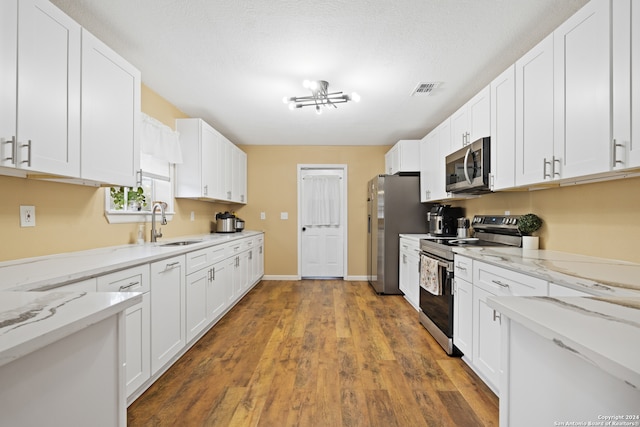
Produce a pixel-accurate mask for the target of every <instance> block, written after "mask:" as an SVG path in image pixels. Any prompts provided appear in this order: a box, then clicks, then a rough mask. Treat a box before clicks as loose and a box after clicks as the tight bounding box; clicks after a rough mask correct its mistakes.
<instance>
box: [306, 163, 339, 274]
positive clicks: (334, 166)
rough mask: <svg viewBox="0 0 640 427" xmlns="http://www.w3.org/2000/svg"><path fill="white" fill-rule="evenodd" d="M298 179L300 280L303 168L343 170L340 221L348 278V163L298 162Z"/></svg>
mask: <svg viewBox="0 0 640 427" xmlns="http://www.w3.org/2000/svg"><path fill="white" fill-rule="evenodd" d="M297 169H298V170H297V181H298V219H297V221H298V222H297V228H298V280H300V279H301V278H302V225H301V224H302V176H301V175H302V171H303V170H326V169H334V170H342V175H343V179H342V184H341V185H342V200H341V201H340V203H341V204H342V205H341V206H342V207H343V209H340V221H341V222H340V223H341V224H343V227H342V254H343V255H342V257H343V259H342V277H343V279H346V278H347V273H348V267H349V266H348V264H347V261H348V259H349V257H348V251H347V249H348V246H349V245H348V241H347V236H349V232H348V224H347V218H349V215H348V205H347V200H348V197H347V189H348V188H349V186H348V185H347V183H348V182H347V177H348V173H347V165H346V164H298V168H297Z"/></svg>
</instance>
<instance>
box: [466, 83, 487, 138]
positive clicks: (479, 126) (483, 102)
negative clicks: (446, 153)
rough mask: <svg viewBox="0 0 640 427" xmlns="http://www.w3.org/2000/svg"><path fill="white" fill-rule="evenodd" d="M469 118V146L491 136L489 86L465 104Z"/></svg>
mask: <svg viewBox="0 0 640 427" xmlns="http://www.w3.org/2000/svg"><path fill="white" fill-rule="evenodd" d="M467 109H468V113H467V114H468V116H469V130H468V132H469V137H468V138H467V143H468V144H470V143H472V142H474V141H477V140H478V139H480V138H485V137H488V136H490V135H491V90H490V88H489V86H487V87H485V88H484V89H482V90H481V91H480V92H478V93H477V94H476V95H475V96H474V97H473V98H471V100H470V101H469V102H468V103H467Z"/></svg>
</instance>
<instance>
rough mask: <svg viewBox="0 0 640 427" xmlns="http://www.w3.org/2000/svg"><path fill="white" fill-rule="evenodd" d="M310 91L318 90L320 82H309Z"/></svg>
mask: <svg viewBox="0 0 640 427" xmlns="http://www.w3.org/2000/svg"><path fill="white" fill-rule="evenodd" d="M309 89H311V90H312V91H316V90H318V82H317V81H315V80H314V81H312V82H309Z"/></svg>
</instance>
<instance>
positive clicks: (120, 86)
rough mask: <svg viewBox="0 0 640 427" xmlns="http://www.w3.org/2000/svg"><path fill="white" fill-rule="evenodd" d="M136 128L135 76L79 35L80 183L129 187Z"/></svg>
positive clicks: (136, 155) (136, 162)
mask: <svg viewBox="0 0 640 427" xmlns="http://www.w3.org/2000/svg"><path fill="white" fill-rule="evenodd" d="M139 123H140V72H139V71H138V70H137V69H136V68H135V67H134V66H132V65H131V64H129V63H128V62H127V61H125V60H124V59H123V58H122V57H121V56H119V55H118V54H117V53H115V52H114V51H113V50H111V49H110V48H109V47H107V46H106V45H105V44H104V43H102V42H101V41H100V40H98V39H97V38H96V37H95V36H93V35H92V34H91V33H89V32H88V31H86V30H82V138H81V146H82V156H81V163H80V169H81V171H80V172H81V177H82V178H85V179H89V180H93V181H99V182H102V183H107V184H112V185H122V186H129V187H133V186H135V185H136V173H137V171H138V170H139V169H140V144H139V138H138V132H139V127H140V125H139Z"/></svg>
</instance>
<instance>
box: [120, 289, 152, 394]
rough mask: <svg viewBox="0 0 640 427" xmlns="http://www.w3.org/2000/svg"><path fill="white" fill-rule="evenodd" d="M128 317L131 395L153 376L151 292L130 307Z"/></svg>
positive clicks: (127, 356)
mask: <svg viewBox="0 0 640 427" xmlns="http://www.w3.org/2000/svg"><path fill="white" fill-rule="evenodd" d="M125 318H126V355H125V361H126V388H127V396H131V394H133V393H134V392H135V391H136V390H137V389H138V388H139V387H140V386H141V385H142V384H144V382H145V381H147V380H148V379H149V378H150V377H151V294H150V293H149V292H145V293H144V294H142V302H141V303H139V304H136V305H134V306H133V307H129V308H128V309H127V311H126V312H125Z"/></svg>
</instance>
